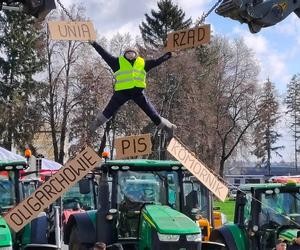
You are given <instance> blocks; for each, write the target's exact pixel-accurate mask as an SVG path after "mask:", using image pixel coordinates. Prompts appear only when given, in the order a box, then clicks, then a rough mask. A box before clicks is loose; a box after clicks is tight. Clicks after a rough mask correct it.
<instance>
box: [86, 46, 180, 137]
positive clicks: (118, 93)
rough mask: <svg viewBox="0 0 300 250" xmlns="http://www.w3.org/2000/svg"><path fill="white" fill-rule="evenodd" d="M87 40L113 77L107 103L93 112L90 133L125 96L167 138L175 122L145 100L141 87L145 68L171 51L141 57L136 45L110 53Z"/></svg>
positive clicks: (170, 135) (149, 67)
mask: <svg viewBox="0 0 300 250" xmlns="http://www.w3.org/2000/svg"><path fill="white" fill-rule="evenodd" d="M90 44H91V45H92V46H93V47H94V48H95V49H96V51H97V52H98V53H99V54H100V55H101V57H102V58H103V60H104V61H105V62H106V63H107V64H108V65H109V66H110V68H111V69H112V71H113V72H114V77H115V80H116V82H115V84H114V94H113V96H112V97H111V99H110V101H109V103H108V105H107V106H106V108H105V109H104V110H103V111H100V112H99V113H98V114H97V116H96V119H95V120H94V121H93V122H92V124H91V126H90V127H89V133H90V135H91V134H93V133H94V132H95V131H96V129H97V128H98V127H99V126H101V125H103V124H104V123H106V122H107V121H108V120H109V119H110V118H111V117H112V116H113V115H114V114H115V113H116V112H117V110H118V109H119V108H120V107H121V106H122V105H123V104H124V103H126V102H127V101H128V100H133V101H134V102H135V103H136V104H137V105H138V106H139V107H140V108H141V109H142V110H143V111H144V112H145V113H146V114H147V115H148V117H149V118H150V119H151V120H152V121H153V123H154V124H155V125H156V126H158V128H160V129H163V130H165V131H166V132H167V135H168V138H171V137H172V136H173V132H174V129H176V126H175V125H174V124H172V123H171V122H170V121H168V120H167V119H166V118H163V117H161V116H160V115H159V114H158V112H157V111H156V109H155V108H154V107H153V105H152V104H151V102H150V101H149V100H147V98H146V96H145V94H144V89H145V88H146V85H147V84H146V74H147V72H148V71H149V70H151V69H153V68H154V67H157V66H159V65H160V64H162V63H163V62H165V61H167V60H168V59H170V58H171V56H172V53H171V52H168V53H166V54H164V55H163V56H161V57H160V58H158V59H153V60H144V59H143V58H142V57H140V56H139V54H138V52H137V50H136V49H134V48H128V49H126V50H125V52H124V54H123V56H120V57H114V56H112V55H111V54H109V53H108V52H107V51H106V50H105V49H103V48H102V47H101V46H100V45H99V44H98V43H97V42H90Z"/></svg>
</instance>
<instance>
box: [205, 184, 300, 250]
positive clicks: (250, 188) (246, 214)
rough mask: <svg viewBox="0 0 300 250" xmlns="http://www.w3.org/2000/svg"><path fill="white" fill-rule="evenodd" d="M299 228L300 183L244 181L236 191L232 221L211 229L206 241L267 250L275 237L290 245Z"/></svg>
mask: <svg viewBox="0 0 300 250" xmlns="http://www.w3.org/2000/svg"><path fill="white" fill-rule="evenodd" d="M299 230H300V184H296V183H286V184H280V183H266V184H247V185H241V186H240V190H239V191H238V192H237V196H236V205H235V215H234V224H225V225H224V226H222V227H221V228H219V229H216V230H213V231H212V233H211V236H210V240H213V241H217V242H221V243H224V244H225V247H224V248H223V249H224V250H225V249H226V250H248V249H249V250H271V249H275V245H276V240H277V239H279V238H281V239H284V240H285V241H286V242H287V243H288V244H291V242H292V241H293V239H294V238H296V235H297V232H298V231H299Z"/></svg>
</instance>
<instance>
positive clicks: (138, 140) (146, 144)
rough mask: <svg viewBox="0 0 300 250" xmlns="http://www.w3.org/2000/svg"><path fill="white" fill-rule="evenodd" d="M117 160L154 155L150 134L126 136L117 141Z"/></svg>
mask: <svg viewBox="0 0 300 250" xmlns="http://www.w3.org/2000/svg"><path fill="white" fill-rule="evenodd" d="M115 146H116V159H123V158H128V157H135V156H142V155H149V154H151V153H152V143H151V136H150V134H142V135H134V136H125V137H122V138H117V139H116V140H115Z"/></svg>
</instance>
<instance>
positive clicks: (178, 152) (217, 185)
mask: <svg viewBox="0 0 300 250" xmlns="http://www.w3.org/2000/svg"><path fill="white" fill-rule="evenodd" d="M167 150H168V151H169V152H170V154H172V155H173V156H174V157H175V158H176V159H177V160H178V161H180V162H181V163H182V165H183V166H185V167H186V168H187V169H188V170H189V171H190V172H191V173H192V174H193V175H194V176H195V177H196V178H197V179H198V180H199V181H200V182H201V183H202V184H203V185H204V186H206V187H207V188H208V189H209V190H210V191H211V192H212V193H213V194H214V195H215V196H217V197H218V198H219V199H220V200H222V201H224V200H225V199H226V196H227V194H228V187H227V186H226V185H225V184H224V183H223V182H222V181H220V180H219V178H218V177H217V176H216V175H215V174H213V173H212V172H211V171H210V170H209V169H208V168H207V167H206V166H205V165H204V164H203V163H202V162H201V161H199V160H197V159H196V158H195V156H194V155H193V154H192V153H191V152H190V151H188V150H187V149H186V148H185V147H184V146H183V145H182V144H181V143H180V142H179V141H177V140H176V139H174V138H173V139H172V140H171V141H170V144H169V145H168V148H167Z"/></svg>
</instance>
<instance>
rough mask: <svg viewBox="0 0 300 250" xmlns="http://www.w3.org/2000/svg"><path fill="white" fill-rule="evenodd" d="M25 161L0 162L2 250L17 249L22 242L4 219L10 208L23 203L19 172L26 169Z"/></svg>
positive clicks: (0, 242)
mask: <svg viewBox="0 0 300 250" xmlns="http://www.w3.org/2000/svg"><path fill="white" fill-rule="evenodd" d="M26 168H27V163H26V162H25V161H10V162H2V161H0V249H3V250H4V249H5V250H9V249H13V248H14V249H17V248H16V247H17V245H19V243H20V241H21V235H20V234H16V235H15V234H12V233H11V231H10V228H9V227H8V225H7V223H6V221H5V220H4V218H3V217H2V215H4V214H5V213H6V212H7V211H8V210H9V209H10V208H12V207H14V206H15V205H16V204H18V203H19V202H20V201H21V187H20V185H19V176H20V175H19V172H20V170H21V169H26Z"/></svg>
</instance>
